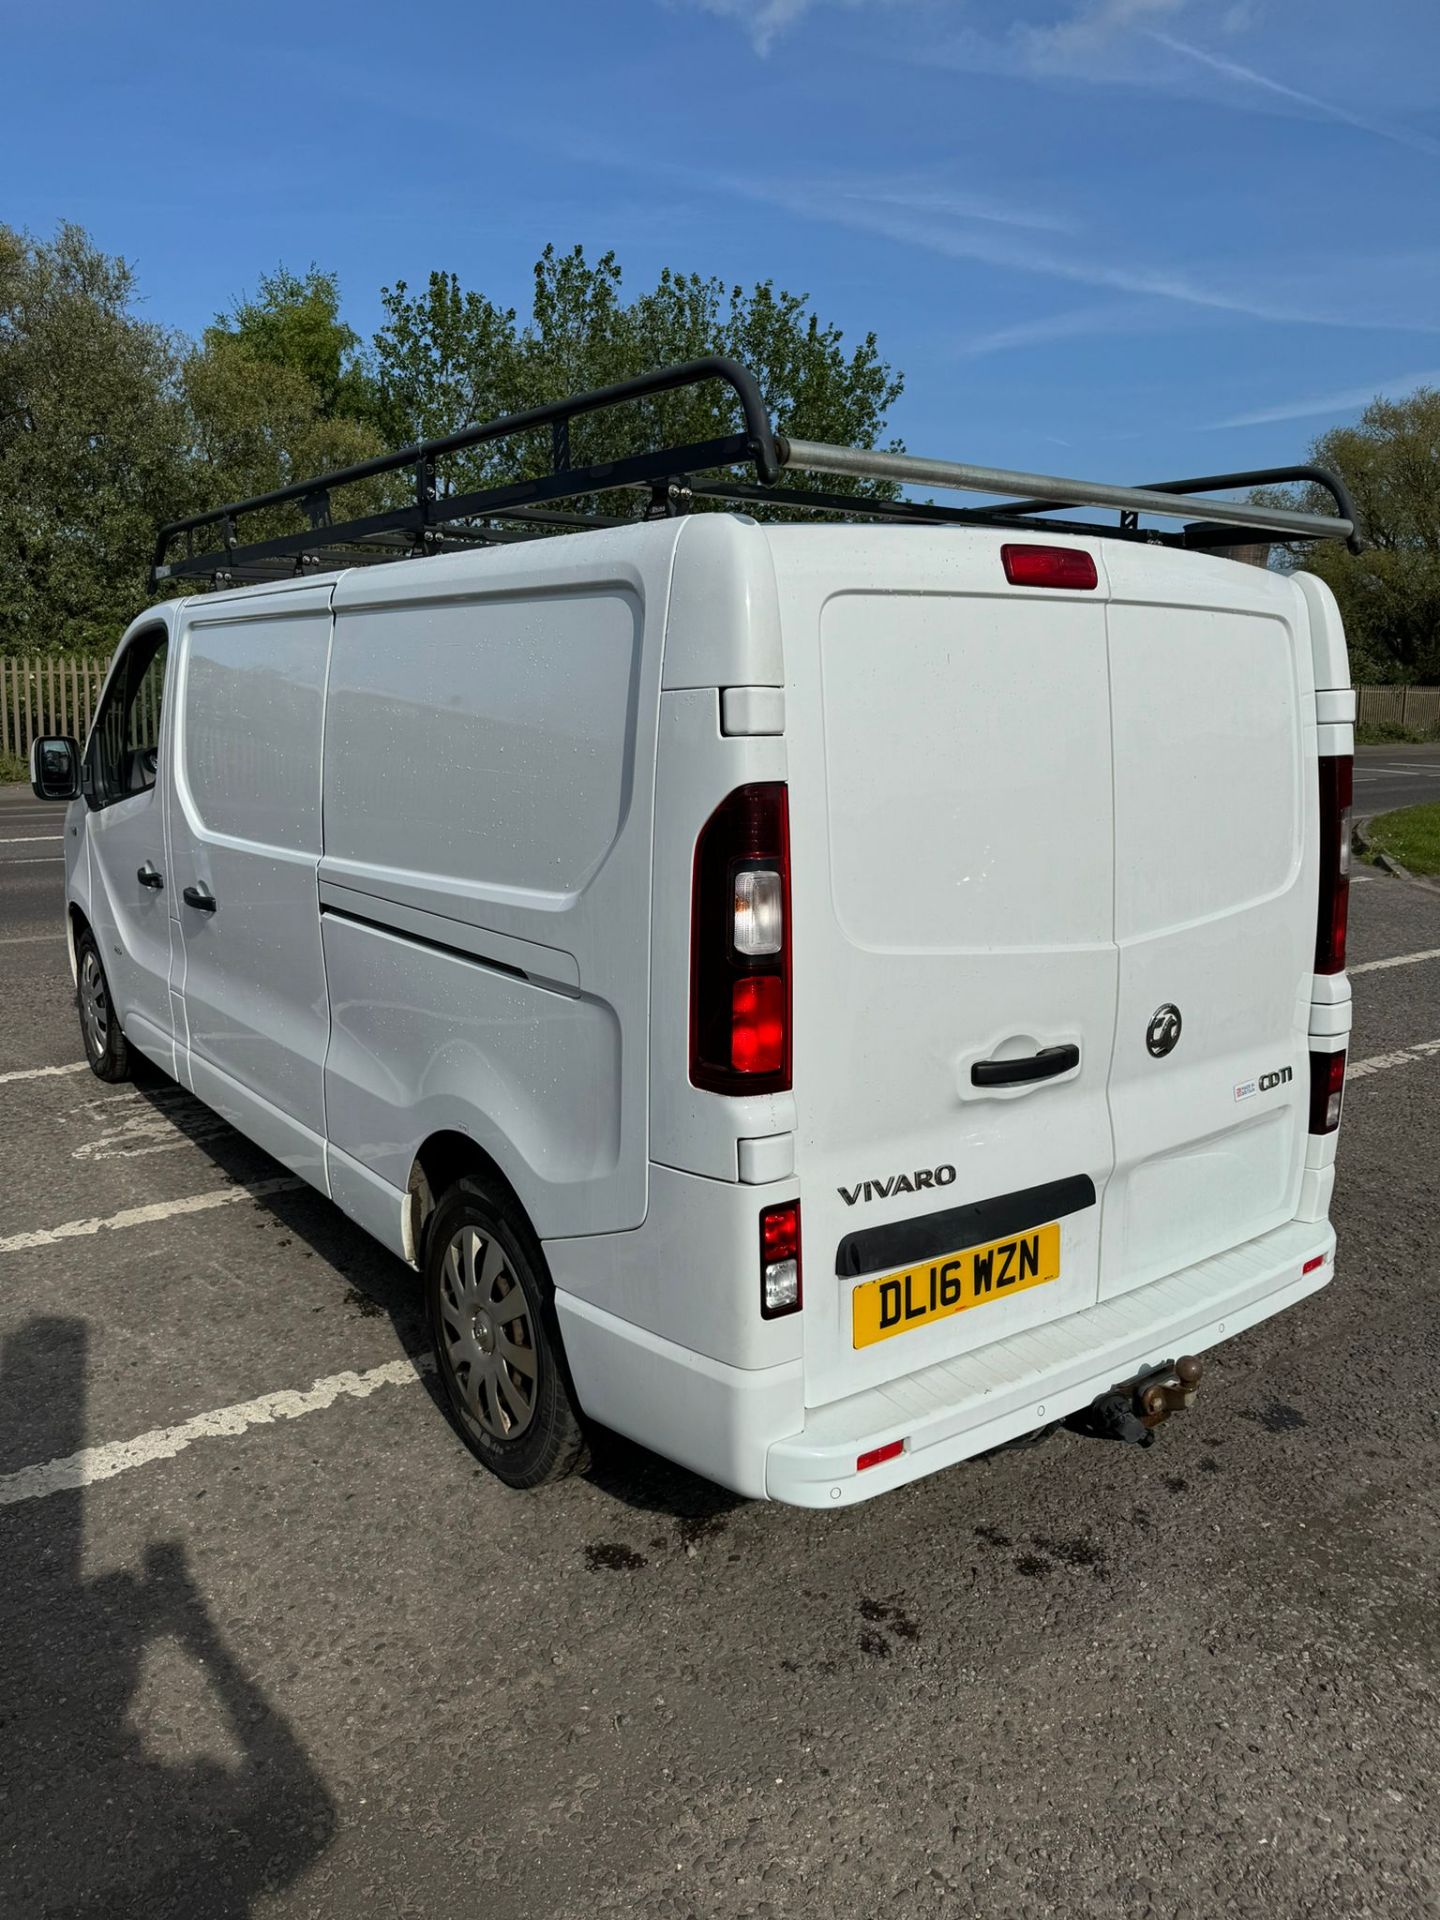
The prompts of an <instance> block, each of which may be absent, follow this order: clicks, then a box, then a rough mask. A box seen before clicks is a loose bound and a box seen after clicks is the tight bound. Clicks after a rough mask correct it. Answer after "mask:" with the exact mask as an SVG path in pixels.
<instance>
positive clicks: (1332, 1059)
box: [1310, 1051, 1345, 1133]
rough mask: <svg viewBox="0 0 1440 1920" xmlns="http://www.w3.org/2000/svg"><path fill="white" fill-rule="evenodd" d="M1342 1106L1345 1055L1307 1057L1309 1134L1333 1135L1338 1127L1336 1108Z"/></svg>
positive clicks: (1338, 1120) (1338, 1112)
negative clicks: (1308, 1069)
mask: <svg viewBox="0 0 1440 1920" xmlns="http://www.w3.org/2000/svg"><path fill="white" fill-rule="evenodd" d="M1344 1104H1345V1055H1344V1053H1343V1051H1342V1052H1340V1053H1312V1054H1311V1056H1310V1131H1311V1133H1334V1131H1335V1129H1336V1128H1337V1127H1338V1126H1339V1124H1340V1109H1341V1107H1342V1106H1343V1105H1344Z"/></svg>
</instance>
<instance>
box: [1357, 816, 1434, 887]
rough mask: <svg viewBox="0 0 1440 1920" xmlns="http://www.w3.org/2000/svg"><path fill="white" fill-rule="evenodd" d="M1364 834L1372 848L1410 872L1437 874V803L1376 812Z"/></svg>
mask: <svg viewBox="0 0 1440 1920" xmlns="http://www.w3.org/2000/svg"><path fill="white" fill-rule="evenodd" d="M1365 835H1366V838H1367V840H1368V841H1369V843H1370V846H1371V848H1372V849H1375V848H1378V849H1379V851H1380V852H1381V853H1388V854H1389V855H1390V857H1391V859H1392V860H1398V861H1399V862H1400V864H1401V866H1402V867H1408V868H1409V869H1410V871H1411V873H1440V802H1432V803H1431V804H1430V805H1429V806H1424V807H1401V808H1400V809H1399V810H1398V811H1397V812H1395V813H1379V814H1377V815H1376V816H1375V818H1374V819H1373V820H1372V821H1371V822H1370V824H1369V826H1368V827H1367V828H1366V829H1365Z"/></svg>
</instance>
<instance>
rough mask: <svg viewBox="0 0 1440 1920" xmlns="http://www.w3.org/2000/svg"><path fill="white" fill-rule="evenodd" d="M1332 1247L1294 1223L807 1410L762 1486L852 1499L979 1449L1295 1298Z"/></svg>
mask: <svg viewBox="0 0 1440 1920" xmlns="http://www.w3.org/2000/svg"><path fill="white" fill-rule="evenodd" d="M1334 1253H1335V1230H1334V1228H1333V1227H1331V1226H1330V1224H1329V1222H1328V1221H1319V1222H1316V1221H1310V1220H1292V1221H1290V1222H1288V1223H1287V1224H1286V1225H1285V1226H1283V1227H1277V1228H1276V1229H1275V1230H1274V1231H1273V1232H1271V1233H1267V1234H1263V1235H1261V1237H1260V1238H1259V1239H1257V1240H1251V1241H1248V1242H1247V1243H1246V1244H1245V1245H1244V1246H1241V1247H1234V1248H1232V1249H1231V1250H1230V1251H1229V1252H1228V1253H1223V1254H1217V1255H1216V1256H1215V1257H1214V1258H1213V1259H1210V1260H1204V1261H1201V1262H1200V1263H1199V1264H1198V1265H1196V1266H1193V1267H1184V1268H1182V1269H1181V1270H1180V1272H1178V1273H1172V1274H1169V1275H1167V1276H1166V1278H1165V1279H1163V1280H1156V1281H1154V1282H1153V1283H1152V1284H1151V1285H1150V1286H1148V1287H1140V1288H1137V1289H1136V1290H1135V1291H1134V1292H1133V1293H1127V1294H1122V1295H1120V1296H1119V1297H1118V1298H1116V1299H1113V1300H1104V1301H1101V1302H1100V1303H1099V1304H1098V1305H1096V1306H1093V1307H1089V1308H1087V1309H1086V1310H1085V1311H1084V1312H1083V1313H1074V1314H1069V1315H1067V1316H1066V1318H1064V1319H1063V1320H1055V1321H1051V1322H1050V1323H1049V1324H1048V1325H1045V1326H1040V1327H1035V1328H1032V1329H1031V1330H1030V1331H1029V1332H1026V1333H1019V1334H1015V1335H1014V1336H1012V1337H1011V1338H1010V1339H1007V1340H999V1341H996V1342H995V1343H994V1344H993V1345H992V1346H988V1347H981V1348H978V1349H977V1350H976V1351H975V1352H973V1353H969V1354H965V1355H963V1356H961V1357H960V1358H959V1359H956V1360H951V1361H945V1362H943V1363H942V1364H941V1365H939V1366H933V1367H927V1368H925V1369H924V1370H923V1371H922V1372H919V1373H912V1374H908V1375H906V1376H905V1377H904V1378H902V1379H899V1380H895V1381H892V1382H891V1383H890V1384H889V1385H888V1386H884V1387H876V1388H873V1389H872V1390H870V1391H869V1392H866V1393H857V1394H854V1395H852V1396H851V1397H850V1398H849V1399H845V1400H837V1401H835V1402H833V1403H832V1404H831V1405H829V1406H826V1407H816V1408H812V1409H810V1410H809V1411H808V1412H807V1414H806V1416H805V1425H804V1427H803V1428H802V1429H801V1431H800V1432H799V1433H795V1434H791V1435H789V1436H787V1437H786V1438H785V1439H782V1440H777V1441H775V1442H774V1443H773V1444H772V1445H771V1447H770V1449H769V1455H768V1458H767V1461H766V1471H765V1491H766V1493H767V1494H768V1496H769V1497H770V1498H771V1499H772V1500H783V1501H786V1502H788V1503H789V1504H790V1505H792V1506H801V1507H839V1506H847V1505H853V1504H854V1503H855V1502H856V1501H859V1500H868V1499H871V1498H873V1497H874V1495H876V1494H877V1493H886V1492H888V1491H889V1490H890V1489H891V1488H892V1487H897V1486H902V1485H903V1484H904V1483H905V1482H906V1481H907V1480H916V1479H918V1478H919V1477H920V1476H921V1475H922V1474H926V1473H934V1472H935V1471H936V1470H937V1469H939V1468H941V1467H947V1466H950V1465H952V1464H953V1463H954V1462H955V1461H957V1460H964V1459H968V1458H969V1457H970V1456H972V1455H974V1454H977V1453H985V1452H987V1451H988V1450H989V1449H990V1448H991V1447H997V1446H1000V1445H1002V1444H1003V1443H1004V1442H1005V1441H1007V1440H1014V1439H1017V1438H1019V1436H1020V1435H1021V1434H1024V1433H1028V1432H1030V1431H1031V1430H1032V1429H1033V1428H1035V1427H1037V1426H1043V1425H1045V1424H1046V1423H1048V1422H1050V1421H1052V1420H1062V1419H1064V1418H1065V1417H1066V1416H1067V1415H1069V1414H1071V1413H1074V1412H1076V1411H1077V1410H1078V1409H1079V1408H1081V1407H1085V1406H1088V1405H1089V1404H1090V1402H1091V1401H1092V1400H1094V1399H1095V1398H1096V1396H1097V1395H1099V1394H1102V1393H1105V1392H1107V1391H1108V1390H1109V1389H1110V1388H1111V1387H1113V1386H1114V1385H1115V1384H1116V1382H1117V1381H1120V1380H1126V1379H1130V1378H1132V1377H1133V1376H1134V1375H1136V1374H1138V1373H1141V1372H1143V1371H1145V1370H1146V1369H1147V1368H1150V1367H1153V1366H1158V1365H1160V1364H1162V1363H1163V1362H1165V1361H1168V1360H1173V1359H1175V1358H1176V1356H1177V1355H1178V1354H1180V1353H1187V1352H1188V1353H1197V1352H1200V1351H1201V1350H1203V1349H1204V1348H1206V1347H1213V1346H1215V1345H1216V1344H1217V1343H1218V1342H1220V1341H1221V1340H1228V1339H1229V1338H1230V1336H1231V1335H1232V1334H1236V1333H1242V1332H1244V1330H1245V1329H1246V1328H1247V1327H1253V1326H1255V1325H1256V1324H1257V1323H1258V1322H1259V1321H1261V1320H1267V1319H1269V1318H1270V1316H1271V1315H1272V1314H1275V1313H1279V1312H1281V1311H1282V1310H1283V1309H1284V1308H1286V1307H1289V1306H1293V1305H1294V1304H1295V1302H1296V1301H1298V1300H1303V1299H1304V1298H1305V1297H1306V1295H1307V1294H1311V1293H1315V1292H1316V1291H1317V1290H1318V1289H1319V1288H1321V1287H1323V1286H1324V1285H1325V1284H1326V1282H1327V1281H1329V1280H1331V1279H1332V1278H1333V1277H1334V1272H1335V1263H1334ZM1317 1256H1318V1257H1319V1258H1320V1260H1321V1264H1320V1265H1319V1266H1318V1267H1316V1268H1315V1269H1314V1271H1313V1272H1310V1273H1305V1272H1303V1271H1302V1269H1303V1268H1304V1266H1305V1265H1306V1263H1307V1261H1311V1260H1314V1259H1315V1258H1316V1257H1317ZM896 1440H903V1442H904V1448H903V1451H902V1452H901V1453H899V1454H898V1455H897V1456H896V1457H895V1458H894V1459H893V1460H888V1461H885V1462H884V1463H883V1464H882V1465H880V1466H876V1467H870V1468H867V1469H866V1470H865V1471H864V1472H863V1473H857V1471H856V1467H855V1461H856V1458H857V1456H858V1455H860V1454H862V1453H865V1452H867V1451H869V1450H870V1449H871V1448H875V1447H881V1446H884V1445H885V1444H886V1443H887V1442H889V1443H893V1442H894V1441H896Z"/></svg>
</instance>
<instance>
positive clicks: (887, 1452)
mask: <svg viewBox="0 0 1440 1920" xmlns="http://www.w3.org/2000/svg"><path fill="white" fill-rule="evenodd" d="M904 1451H905V1442H904V1441H903V1440H887V1441H886V1442H885V1444H884V1446H883V1447H871V1449H870V1451H869V1452H868V1453H862V1454H861V1455H860V1457H859V1458H858V1459H857V1460H856V1462H855V1471H856V1472H857V1473H864V1471H865V1469H866V1468H867V1467H878V1466H882V1465H883V1464H884V1462H885V1461H887V1460H893V1459H894V1458H895V1456H896V1455H897V1454H900V1453H903V1452H904Z"/></svg>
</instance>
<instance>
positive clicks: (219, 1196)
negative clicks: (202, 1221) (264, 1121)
mask: <svg viewBox="0 0 1440 1920" xmlns="http://www.w3.org/2000/svg"><path fill="white" fill-rule="evenodd" d="M305 1184H306V1182H305V1181H303V1180H295V1179H291V1178H289V1177H288V1176H287V1177H286V1178H284V1179H280V1180H257V1181H256V1182H255V1183H254V1185H253V1186H249V1187H216V1188H215V1189H214V1190H213V1191H212V1192H210V1193H192V1194H188V1195H187V1196H186V1197H185V1198H184V1199H183V1200H156V1201H152V1202H151V1204H150V1205H149V1206H146V1207H124V1208H122V1210H121V1211H120V1212H119V1213H112V1214H110V1215H108V1216H106V1217H105V1218H103V1219H102V1218H100V1217H99V1216H96V1217H95V1218H93V1219H89V1220H66V1221H63V1222H62V1223H61V1225H60V1226H58V1227H35V1228H32V1229H31V1230H30V1231H29V1232H28V1233H11V1234H6V1235H5V1236H4V1237H3V1238H0V1253H24V1252H26V1251H27V1250H28V1249H29V1248H31V1247H50V1246H53V1245H54V1244H55V1242H56V1241H57V1240H84V1239H88V1238H89V1237H90V1236H91V1235H92V1234H97V1233H106V1232H118V1231H119V1230H120V1229H121V1228H124V1227H148V1226H149V1225H150V1224H151V1222H152V1221H155V1220H173V1219H174V1218H175V1216H176V1215H177V1214H182V1213H209V1212H210V1210H211V1209H212V1208H213V1207H233V1206H234V1205H235V1203H236V1202H237V1201H239V1200H263V1199H264V1198H265V1196H266V1195H267V1194H271V1193H294V1192H295V1191H296V1189H297V1188H299V1187H303V1186H304V1185H305Z"/></svg>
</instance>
